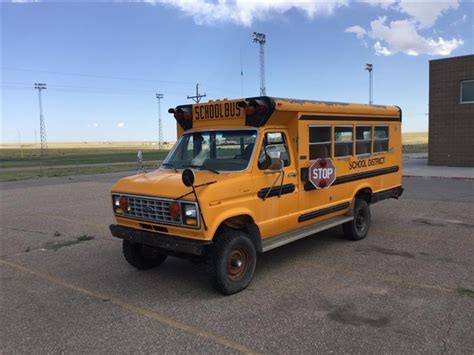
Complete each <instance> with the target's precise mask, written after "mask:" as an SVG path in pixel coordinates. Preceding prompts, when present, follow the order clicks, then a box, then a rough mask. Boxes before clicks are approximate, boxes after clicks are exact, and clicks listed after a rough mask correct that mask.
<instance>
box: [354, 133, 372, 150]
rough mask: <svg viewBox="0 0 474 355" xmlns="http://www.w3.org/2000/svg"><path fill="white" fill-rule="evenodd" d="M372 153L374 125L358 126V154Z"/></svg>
mask: <svg viewBox="0 0 474 355" xmlns="http://www.w3.org/2000/svg"><path fill="white" fill-rule="evenodd" d="M370 153H372V127H371V126H356V155H365V154H370Z"/></svg>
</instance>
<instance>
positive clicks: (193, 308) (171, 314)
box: [0, 173, 474, 354]
mask: <svg viewBox="0 0 474 355" xmlns="http://www.w3.org/2000/svg"><path fill="white" fill-rule="evenodd" d="M123 175H124V174H123V173H119V174H109V175H97V176H82V177H72V178H64V179H60V178H50V179H44V180H30V181H23V182H11V183H4V184H2V187H1V194H2V195H1V201H0V203H1V214H2V216H1V217H2V221H1V243H2V244H1V254H2V256H1V258H0V270H1V310H0V312H1V319H2V321H1V322H0V329H1V330H0V332H1V347H0V351H1V352H2V353H45V352H54V353H57V352H80V353H86V352H95V353H98V352H100V353H104V352H108V353H109V352H120V353H129V352H147V353H149V352H159V353H163V352H171V353H176V352H193V353H217V352H236V353H237V352H248V353H252V352H256V353H257V352H261V353H309V352H313V353H314V352H318V353H329V352H334V353H348V352H352V353H408V352H410V353H413V352H417V353H418V352H423V353H466V354H472V353H473V352H474V257H473V255H474V253H473V252H474V220H473V216H474V180H449V179H427V178H415V177H412V178H407V179H405V180H404V187H405V188H406V191H405V194H404V196H403V197H402V198H401V199H400V200H399V201H396V200H390V201H383V202H380V203H379V204H376V205H373V207H372V227H371V231H370V232H369V236H368V237H367V238H366V239H365V240H363V241H360V242H348V241H345V240H344V239H343V238H342V231H341V229H340V228H335V229H332V230H330V231H326V232H324V233H322V234H319V235H317V236H314V237H309V238H306V239H304V240H301V241H298V242H295V243H293V244H290V245H287V246H284V247H282V248H279V249H275V250H273V251H271V252H269V253H267V254H264V255H261V256H260V258H259V260H258V265H257V271H256V275H255V278H254V281H253V282H252V284H251V285H250V287H249V288H248V289H247V290H245V291H243V292H241V293H239V294H236V295H233V296H222V295H220V294H218V293H216V292H215V291H214V289H213V288H212V287H211V285H210V282H209V278H208V275H207V273H206V268H205V266H204V265H199V264H198V265H196V264H193V263H191V262H189V261H184V260H179V259H173V258H169V259H168V260H167V261H166V262H165V263H164V264H163V265H162V266H161V267H160V268H157V269H153V270H150V271H145V272H143V271H141V272H140V271H136V270H134V269H133V268H132V267H131V266H129V265H128V264H127V263H126V262H125V261H124V259H123V258H122V254H121V241H120V240H118V239H114V238H112V237H111V236H110V234H109V231H108V225H109V224H110V223H113V217H112V214H111V208H110V196H109V190H110V187H111V185H112V183H113V181H115V180H116V179H117V178H118V177H120V176H123Z"/></svg>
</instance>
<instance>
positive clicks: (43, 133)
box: [35, 83, 48, 155]
mask: <svg viewBox="0 0 474 355" xmlns="http://www.w3.org/2000/svg"><path fill="white" fill-rule="evenodd" d="M35 89H37V90H38V98H39V112H40V137H41V155H46V150H47V149H48V142H47V141H46V125H45V122H44V117H43V102H42V101H43V100H42V98H41V90H46V84H44V83H35Z"/></svg>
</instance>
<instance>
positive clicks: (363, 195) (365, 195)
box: [355, 187, 372, 204]
mask: <svg viewBox="0 0 474 355" xmlns="http://www.w3.org/2000/svg"><path fill="white" fill-rule="evenodd" d="M355 198H356V199H357V198H359V199H362V200H364V201H365V202H367V204H370V202H371V201H372V189H371V188H369V187H365V188H363V189H361V190H359V191H357V193H356V194H355Z"/></svg>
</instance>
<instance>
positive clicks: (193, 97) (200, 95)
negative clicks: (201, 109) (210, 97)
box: [188, 83, 206, 103]
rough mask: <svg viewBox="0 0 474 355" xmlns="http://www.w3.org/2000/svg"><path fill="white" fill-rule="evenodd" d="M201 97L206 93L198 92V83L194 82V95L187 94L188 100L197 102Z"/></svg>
mask: <svg viewBox="0 0 474 355" xmlns="http://www.w3.org/2000/svg"><path fill="white" fill-rule="evenodd" d="M202 97H206V94H200V93H199V83H198V84H196V95H195V96H189V95H188V100H193V101H194V102H195V103H199V101H201V98H202Z"/></svg>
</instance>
